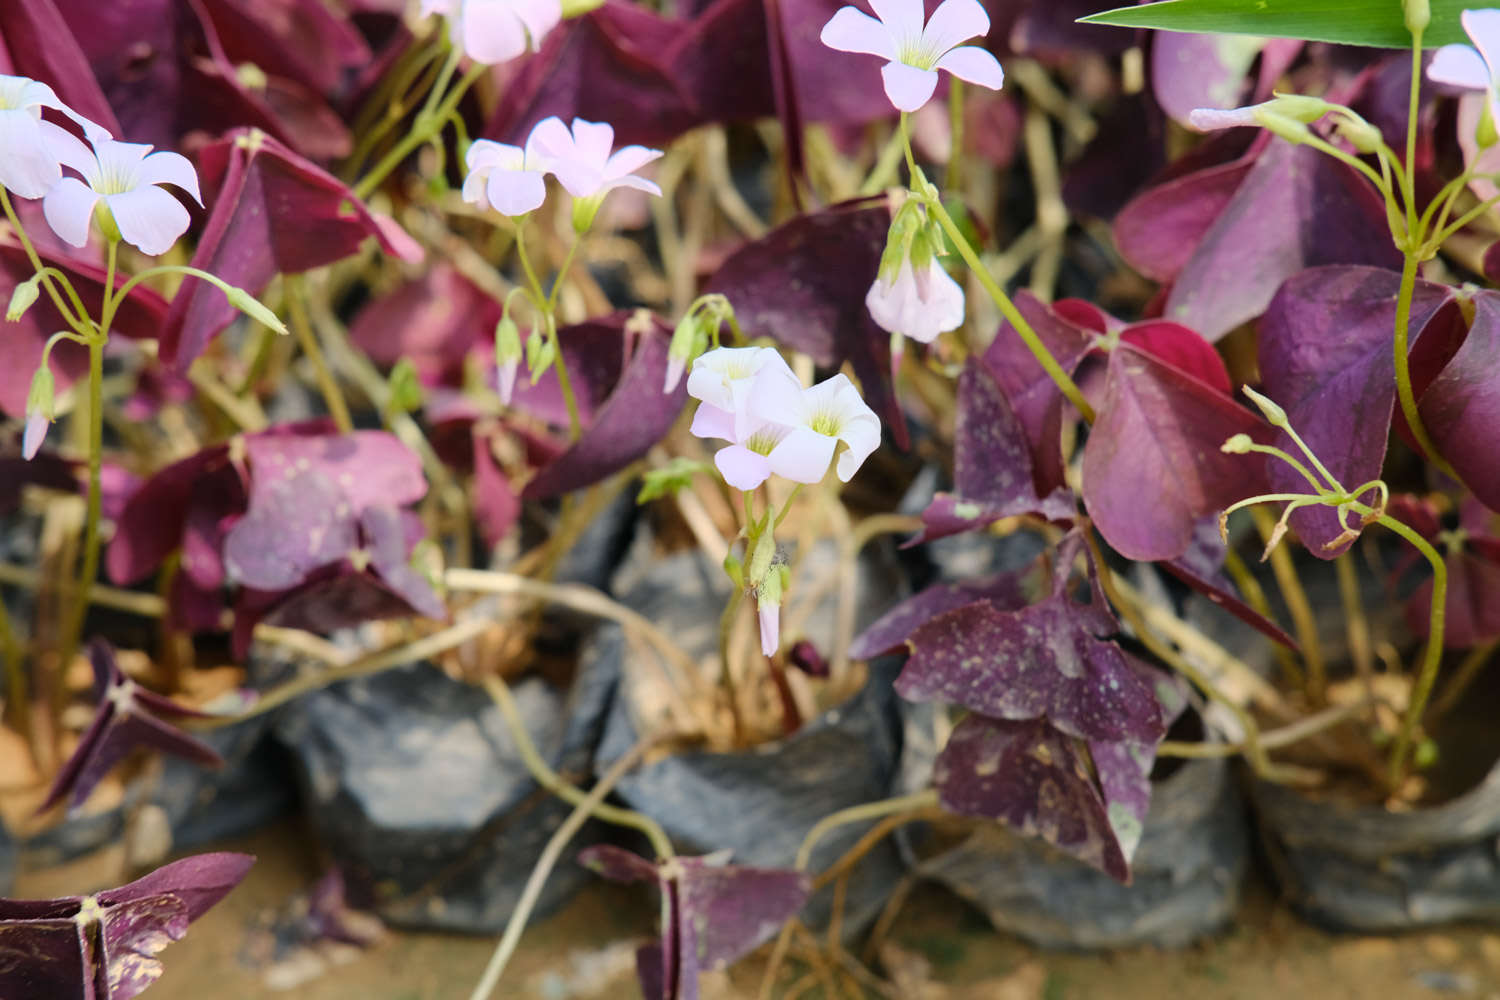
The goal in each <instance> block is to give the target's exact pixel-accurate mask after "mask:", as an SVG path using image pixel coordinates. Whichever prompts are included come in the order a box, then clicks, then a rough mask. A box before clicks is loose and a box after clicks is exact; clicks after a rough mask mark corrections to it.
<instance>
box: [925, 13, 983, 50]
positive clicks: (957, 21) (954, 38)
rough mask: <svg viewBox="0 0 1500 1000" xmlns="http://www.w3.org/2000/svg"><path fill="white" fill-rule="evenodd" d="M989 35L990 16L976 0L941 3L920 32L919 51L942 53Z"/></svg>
mask: <svg viewBox="0 0 1500 1000" xmlns="http://www.w3.org/2000/svg"><path fill="white" fill-rule="evenodd" d="M989 33H990V16H989V15H988V14H986V13H985V12H984V5H983V4H981V3H980V2H979V0H943V2H942V3H941V4H939V5H938V9H937V10H935V11H933V12H932V17H931V18H929V19H928V21H927V27H925V28H923V29H922V48H923V49H925V50H926V51H928V52H933V53H943V52H947V51H948V50H949V49H951V48H953V47H954V46H955V45H957V44H959V43H960V42H967V41H968V40H969V39H971V38H974V37H979V38H983V37H984V36H985V35H988V34H989Z"/></svg>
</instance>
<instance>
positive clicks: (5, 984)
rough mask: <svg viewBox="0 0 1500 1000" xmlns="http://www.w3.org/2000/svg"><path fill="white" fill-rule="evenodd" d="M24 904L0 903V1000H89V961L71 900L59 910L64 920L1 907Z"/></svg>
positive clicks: (91, 991)
mask: <svg viewBox="0 0 1500 1000" xmlns="http://www.w3.org/2000/svg"><path fill="white" fill-rule="evenodd" d="M26 902H28V901H27V900H0V996H5V997H47V998H49V1000H51V998H56V1000H93V998H94V997H95V996H96V993H95V990H94V977H93V973H92V961H91V958H90V957H88V956H85V954H84V951H83V941H82V940H80V935H79V930H78V925H77V924H76V923H74V922H73V913H74V912H76V911H77V909H78V905H77V902H76V901H73V900H68V901H66V902H65V903H64V904H63V906H64V908H65V909H66V910H67V911H68V912H67V915H66V916H62V917H54V918H41V917H27V916H21V915H17V916H11V915H9V914H7V913H5V912H4V910H5V909H7V908H10V907H13V906H16V905H17V904H24V903H26Z"/></svg>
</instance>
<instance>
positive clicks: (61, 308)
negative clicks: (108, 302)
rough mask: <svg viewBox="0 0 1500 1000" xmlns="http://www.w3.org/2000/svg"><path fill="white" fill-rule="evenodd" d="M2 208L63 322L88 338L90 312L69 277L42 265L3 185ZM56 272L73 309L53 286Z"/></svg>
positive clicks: (106, 291) (58, 281)
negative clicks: (84, 306) (64, 301)
mask: <svg viewBox="0 0 1500 1000" xmlns="http://www.w3.org/2000/svg"><path fill="white" fill-rule="evenodd" d="M0 207H3V208H4V209H5V217H6V218H7V219H9V220H10V228H11V231H12V232H14V233H15V234H16V239H18V240H20V241H21V249H23V250H25V251H26V259H27V260H29V261H30V262H31V267H32V269H33V270H34V271H36V273H37V274H40V275H41V276H42V287H43V288H45V289H46V290H47V295H48V297H49V298H51V299H52V304H53V305H54V306H56V307H57V311H58V313H60V314H61V315H62V318H63V320H64V321H65V322H66V323H67V324H68V325H69V326H71V327H72V328H73V329H74V330H77V331H78V332H79V333H81V334H84V335H85V336H86V335H87V334H88V332H89V330H88V325H87V319H88V310H86V309H84V308H83V303H82V301H81V300H80V299H79V298H78V293H77V291H75V290H74V288H73V283H72V282H71V281H69V280H68V279H67V276H66V275H62V274H61V272H56V269H55V268H50V267H47V266H46V265H45V264H43V263H42V258H41V257H40V256H38V254H37V252H36V247H34V246H32V244H31V237H29V236H27V235H26V227H25V226H23V225H21V219H20V217H19V216H18V215H16V210H15V207H14V206H13V205H11V203H10V192H8V191H6V190H5V185H3V184H0ZM54 272H56V273H58V275H59V276H58V278H57V284H59V285H61V286H62V287H63V288H64V289H65V290H66V291H67V293H68V298H69V299H70V300H72V309H70V308H69V307H68V306H67V305H66V304H64V303H63V300H62V296H61V295H60V294H59V293H58V291H57V288H56V287H55V286H54V285H53V278H52V274H53V273H54ZM105 294H106V295H108V294H109V290H108V287H106V289H105Z"/></svg>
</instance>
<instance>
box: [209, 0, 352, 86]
mask: <svg viewBox="0 0 1500 1000" xmlns="http://www.w3.org/2000/svg"><path fill="white" fill-rule="evenodd" d="M203 10H204V12H205V13H206V14H207V15H208V17H209V19H210V20H211V21H212V23H213V26H214V28H215V30H216V32H217V34H218V37H219V40H220V41H221V42H222V43H223V46H224V54H225V55H226V56H227V57H228V58H229V60H230V61H231V62H233V63H235V64H237V65H238V64H241V63H247V62H248V63H254V64H255V65H257V66H259V67H260V68H261V69H262V70H264V71H265V72H266V73H268V74H271V75H273V76H280V77H289V78H292V79H295V80H297V81H298V82H299V83H301V84H303V85H305V86H307V87H310V88H313V89H314V90H320V91H323V92H325V93H330V92H333V91H336V90H339V89H342V87H343V86H344V83H345V77H346V74H347V73H348V72H349V71H351V70H356V69H359V68H360V67H362V66H363V65H365V64H366V63H367V62H369V61H370V58H371V56H370V50H369V47H368V46H366V45H365V42H364V39H363V38H361V37H360V35H359V32H358V31H356V30H355V29H354V26H353V25H352V24H351V23H350V22H349V21H348V20H346V19H345V18H343V17H340V16H338V15H335V14H334V13H333V12H332V11H331V10H329V9H328V7H327V6H326V5H325V4H323V3H322V2H321V0H204V4H203Z"/></svg>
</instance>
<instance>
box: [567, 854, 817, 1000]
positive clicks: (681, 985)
mask: <svg viewBox="0 0 1500 1000" xmlns="http://www.w3.org/2000/svg"><path fill="white" fill-rule="evenodd" d="M578 860H579V862H580V863H582V864H584V865H586V866H587V867H589V868H592V869H593V870H594V871H596V872H598V873H599V874H600V875H602V876H604V877H605V878H607V879H610V880H612V881H616V882H626V883H629V882H640V881H654V882H656V884H657V887H658V888H659V889H660V890H661V893H662V903H663V905H662V938H661V941H660V942H659V943H656V944H652V945H647V946H645V947H643V948H642V949H641V950H640V951H639V952H637V954H636V961H637V972H638V974H639V976H640V980H641V989H642V991H643V992H644V993H645V995H646V997H647V1000H698V996H699V993H698V974H699V973H700V972H702V971H704V970H708V971H716V970H719V969H723V968H726V967H727V966H729V965H730V964H731V963H733V962H735V961H737V960H738V959H740V958H741V957H743V956H744V955H746V954H748V953H749V952H751V951H753V950H754V949H755V948H757V947H759V946H760V945H761V944H763V943H764V942H766V941H768V940H770V938H771V937H772V936H774V935H775V934H776V932H777V931H778V930H780V929H781V925H782V924H784V923H785V922H786V921H787V920H789V919H791V918H792V917H794V916H796V914H797V913H798V911H800V910H801V909H802V906H803V904H804V903H806V902H807V897H808V895H809V894H810V893H811V891H812V882H811V880H810V879H809V878H808V876H807V873H806V872H800V871H791V870H786V869H780V868H751V867H747V866H745V865H731V864H728V860H729V852H727V851H724V852H720V853H718V854H711V855H708V856H706V857H700V858H672V859H670V860H667V861H663V862H661V863H660V864H652V863H651V862H649V861H647V860H646V859H645V858H642V857H640V856H639V855H636V854H632V853H631V852H629V851H626V850H624V849H623V848H619V847H613V846H611V845H608V844H601V845H599V846H597V847H590V848H588V849H587V850H585V851H583V852H582V853H580V854H579V856H578Z"/></svg>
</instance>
